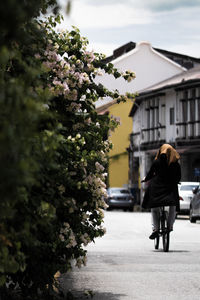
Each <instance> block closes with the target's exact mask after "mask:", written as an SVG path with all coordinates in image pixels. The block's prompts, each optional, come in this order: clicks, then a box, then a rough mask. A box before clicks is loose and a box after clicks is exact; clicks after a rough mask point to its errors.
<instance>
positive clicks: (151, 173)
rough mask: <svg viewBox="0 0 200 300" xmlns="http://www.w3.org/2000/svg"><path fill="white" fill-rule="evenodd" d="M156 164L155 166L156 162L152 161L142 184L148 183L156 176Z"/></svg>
mask: <svg viewBox="0 0 200 300" xmlns="http://www.w3.org/2000/svg"><path fill="white" fill-rule="evenodd" d="M156 164H157V162H156V161H154V162H153V164H152V166H151V168H150V170H149V172H148V173H147V175H146V177H145V178H144V179H143V180H142V182H146V181H149V180H150V179H152V178H153V177H154V176H155V175H156Z"/></svg>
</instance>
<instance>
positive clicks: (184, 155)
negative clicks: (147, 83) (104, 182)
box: [129, 66, 200, 185]
mask: <svg viewBox="0 0 200 300" xmlns="http://www.w3.org/2000/svg"><path fill="white" fill-rule="evenodd" d="M130 116H131V117H132V118H133V132H132V133H131V139H130V149H129V151H130V152H129V163H130V168H131V172H130V174H134V175H132V176H130V182H131V184H132V185H133V184H137V181H138V175H139V173H138V168H139V165H140V177H141V178H143V177H144V176H145V175H146V173H147V171H148V170H149V168H150V165H151V163H152V160H153V159H154V158H155V154H156V152H157V150H158V148H159V147H160V146H161V145H162V144H163V143H169V144H171V145H172V146H174V147H175V148H176V149H177V151H178V152H179V153H180V155H181V169H182V181H193V180H195V181H196V180H200V179H199V178H197V177H198V176H197V175H198V172H199V171H198V170H200V66H198V67H195V68H192V69H190V70H188V71H183V72H182V73H181V74H179V75H176V76H173V77H171V78H169V79H167V80H165V81H163V82H161V83H159V84H156V85H154V86H152V87H150V88H148V89H146V90H143V92H141V93H140V94H139V96H138V97H137V98H136V105H133V107H132V110H131V112H130Z"/></svg>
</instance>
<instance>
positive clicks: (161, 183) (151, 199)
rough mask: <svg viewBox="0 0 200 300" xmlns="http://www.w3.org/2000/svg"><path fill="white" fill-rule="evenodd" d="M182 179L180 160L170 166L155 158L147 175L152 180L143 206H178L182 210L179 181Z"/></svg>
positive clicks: (146, 178)
mask: <svg viewBox="0 0 200 300" xmlns="http://www.w3.org/2000/svg"><path fill="white" fill-rule="evenodd" d="M180 179H181V168H180V165H179V163H178V162H175V163H171V164H170V165H169V166H168V165H167V164H163V163H162V161H160V160H159V159H157V160H155V161H154V162H153V164H152V166H151V169H150V170H149V172H148V174H147V176H146V177H145V182H146V181H150V182H149V185H148V187H147V189H146V192H145V195H144V199H143V203H142V207H143V208H153V207H160V206H173V205H174V206H176V210H177V211H179V210H180V204H179V194H178V183H179V182H180Z"/></svg>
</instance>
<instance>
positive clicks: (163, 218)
mask: <svg viewBox="0 0 200 300" xmlns="http://www.w3.org/2000/svg"><path fill="white" fill-rule="evenodd" d="M168 214H169V212H168V210H167V209H166V207H165V206H162V207H160V216H159V223H160V228H159V233H158V236H157V237H156V238H155V239H154V247H155V249H156V250H157V249H159V242H160V237H162V242H163V251H164V252H168V251H169V242H170V231H169V230H168V226H167V220H168Z"/></svg>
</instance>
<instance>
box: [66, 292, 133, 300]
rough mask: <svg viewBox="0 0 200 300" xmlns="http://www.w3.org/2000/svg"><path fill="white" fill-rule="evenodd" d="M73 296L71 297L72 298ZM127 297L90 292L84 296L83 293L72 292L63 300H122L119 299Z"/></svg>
mask: <svg viewBox="0 0 200 300" xmlns="http://www.w3.org/2000/svg"><path fill="white" fill-rule="evenodd" d="M72 295H73V296H72ZM126 296H127V295H125V294H113V293H106V292H104V293H103V292H94V291H92V294H91V295H88V294H87V293H86V294H85V293H84V292H78V291H74V292H72V293H71V297H69V298H68V297H67V298H65V299H73V300H86V299H93V300H119V299H122V298H121V297H123V298H125V297H126Z"/></svg>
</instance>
